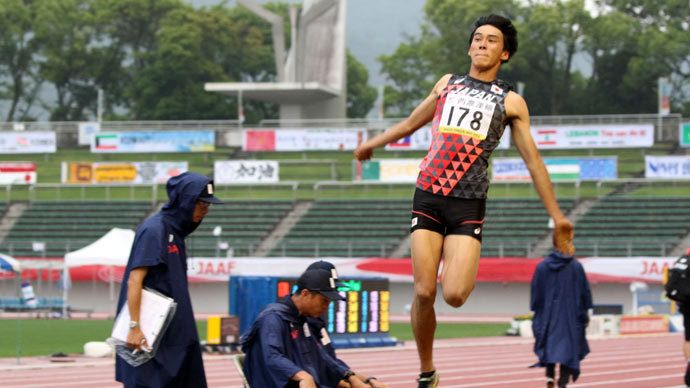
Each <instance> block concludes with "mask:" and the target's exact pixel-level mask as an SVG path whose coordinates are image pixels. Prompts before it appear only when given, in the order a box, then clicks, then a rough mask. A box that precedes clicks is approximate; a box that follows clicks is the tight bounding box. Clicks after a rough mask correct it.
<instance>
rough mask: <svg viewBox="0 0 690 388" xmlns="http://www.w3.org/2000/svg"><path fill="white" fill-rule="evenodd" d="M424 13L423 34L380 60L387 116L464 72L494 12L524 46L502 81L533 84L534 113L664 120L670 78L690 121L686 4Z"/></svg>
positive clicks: (505, 1) (470, 4)
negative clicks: (485, 18)
mask: <svg viewBox="0 0 690 388" xmlns="http://www.w3.org/2000/svg"><path fill="white" fill-rule="evenodd" d="M424 12H425V22H424V25H423V26H422V32H421V33H420V34H419V35H418V36H413V37H408V39H407V40H406V42H405V43H403V44H401V45H400V46H399V47H397V49H396V50H395V51H394V52H393V53H392V54H390V55H383V56H381V57H380V58H379V60H380V61H381V63H382V71H383V72H384V73H385V74H386V75H387V77H388V79H389V81H390V85H388V86H386V88H385V91H384V96H385V98H384V99H385V105H386V114H387V115H391V116H396V115H406V114H407V113H408V112H410V111H411V109H413V107H414V105H415V104H416V103H418V102H419V101H421V99H423V98H424V97H425V96H426V95H428V93H429V91H430V90H431V88H432V87H433V85H434V83H435V82H436V80H438V79H439V78H440V77H441V76H442V75H443V74H446V73H465V72H466V71H467V69H469V61H470V59H469V57H468V56H467V51H468V39H469V34H470V33H471V31H472V26H473V23H474V21H475V20H476V19H477V18H478V17H479V16H481V15H486V14H489V13H495V14H500V15H504V16H507V17H509V18H511V19H512V20H513V21H514V24H515V25H516V28H517V30H518V40H519V49H518V52H517V54H516V55H515V57H514V58H512V59H511V60H510V61H509V62H508V63H507V64H504V65H503V66H502V67H501V71H500V72H499V77H500V78H503V79H505V80H507V81H509V82H510V83H511V84H512V85H513V86H514V87H515V88H516V89H517V87H518V85H520V86H524V92H523V96H524V97H525V99H526V101H527V103H528V104H529V107H530V111H531V114H533V115H577V114H636V113H656V112H657V111H658V108H657V93H658V88H657V80H658V78H659V77H666V78H668V79H669V80H670V82H671V84H672V94H671V104H672V106H671V112H672V113H681V114H683V115H684V116H685V117H688V116H690V95H689V92H690V87H689V86H690V85H689V84H688V80H689V76H690V26H689V23H690V22H689V21H690V7H688V2H687V0H597V1H596V2H595V5H594V8H586V7H585V2H584V0H560V1H558V0H528V1H522V0H484V1H481V2H478V1H467V0H427V2H426V5H425V8H424Z"/></svg>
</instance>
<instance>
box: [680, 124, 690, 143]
mask: <svg viewBox="0 0 690 388" xmlns="http://www.w3.org/2000/svg"><path fill="white" fill-rule="evenodd" d="M678 139H679V141H680V146H681V147H690V123H685V124H681V125H680V134H679V135H678Z"/></svg>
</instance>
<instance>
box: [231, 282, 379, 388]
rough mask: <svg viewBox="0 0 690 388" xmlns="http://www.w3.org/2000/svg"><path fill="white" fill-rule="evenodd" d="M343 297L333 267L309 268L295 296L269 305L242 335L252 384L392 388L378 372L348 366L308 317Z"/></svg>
mask: <svg viewBox="0 0 690 388" xmlns="http://www.w3.org/2000/svg"><path fill="white" fill-rule="evenodd" d="M343 299H344V298H343V297H342V296H340V295H339V294H338V292H337V290H336V287H335V281H334V279H333V278H332V277H331V273H330V272H328V271H325V270H323V269H311V270H307V271H305V272H304V273H303V274H302V275H301V276H300V278H299V279H298V280H297V292H296V293H295V294H294V295H287V296H285V297H283V298H281V299H280V300H279V301H278V302H277V303H271V304H269V305H268V306H266V308H264V309H263V310H262V311H261V313H259V316H258V317H257V318H256V320H255V321H254V323H253V324H252V326H251V327H250V328H249V331H247V333H245V334H244V335H243V336H242V338H241V339H240V343H241V345H242V351H243V352H245V353H246V359H245V362H244V373H245V375H246V377H247V380H248V382H249V385H250V386H252V387H260V388H269V387H270V388H292V387H299V386H300V382H304V383H305V385H303V386H305V387H316V388H334V387H337V386H338V384H339V382H340V381H341V380H344V381H346V382H349V383H350V386H352V387H353V388H354V387H357V388H361V387H369V388H370V387H374V388H388V386H387V385H386V384H384V383H381V382H379V381H378V380H376V379H375V378H374V377H366V376H363V375H361V374H358V373H354V372H352V371H351V370H349V368H348V366H347V364H345V363H344V362H342V361H340V360H338V359H336V358H335V357H334V355H331V353H330V352H329V351H327V350H326V349H325V348H324V344H323V343H322V342H321V340H322V339H323V338H324V337H322V336H321V335H318V333H315V332H313V326H312V325H311V324H310V323H309V322H308V321H307V317H312V318H313V317H318V316H320V315H321V314H323V313H324V312H325V311H326V310H327V309H328V305H329V303H330V301H331V300H343ZM326 338H327V337H326ZM366 384H368V385H366Z"/></svg>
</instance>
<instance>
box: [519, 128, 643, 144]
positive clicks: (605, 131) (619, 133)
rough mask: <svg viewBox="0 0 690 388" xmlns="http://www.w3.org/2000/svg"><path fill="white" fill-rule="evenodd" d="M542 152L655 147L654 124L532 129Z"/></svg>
mask: <svg viewBox="0 0 690 388" xmlns="http://www.w3.org/2000/svg"><path fill="white" fill-rule="evenodd" d="M531 130H532V136H533V137H534V141H535V143H536V144H537V148H539V149H563V148H565V149H571V148H631V147H651V146H652V145H654V126H653V125H652V124H622V125H570V126H542V125H539V126H537V125H535V126H532V128H531Z"/></svg>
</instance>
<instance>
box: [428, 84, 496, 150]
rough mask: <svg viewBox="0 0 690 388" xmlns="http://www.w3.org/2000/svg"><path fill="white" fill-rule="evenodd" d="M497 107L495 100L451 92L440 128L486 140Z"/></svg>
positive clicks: (448, 131)
mask: <svg viewBox="0 0 690 388" xmlns="http://www.w3.org/2000/svg"><path fill="white" fill-rule="evenodd" d="M479 95H484V96H486V95H487V93H486V92H481V93H480V94H479ZM495 108H496V103H495V102H492V101H487V100H485V99H483V98H477V97H474V96H469V95H467V94H465V93H457V92H456V93H454V92H450V93H448V95H447V96H446V102H445V103H444V105H443V113H442V114H441V122H440V123H439V127H438V130H439V132H442V133H455V134H458V135H466V136H470V137H473V138H475V139H479V140H484V139H486V135H487V133H489V127H490V126H491V119H492V118H493V115H494V109H495Z"/></svg>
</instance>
